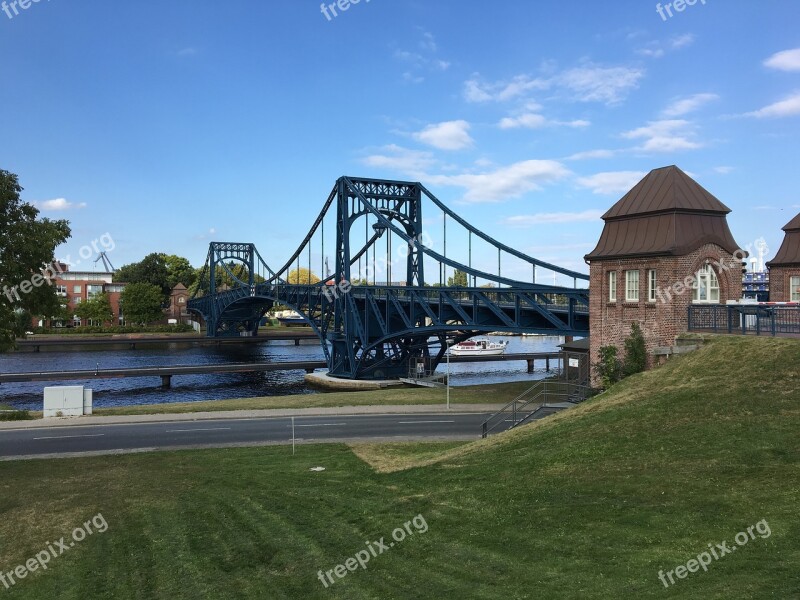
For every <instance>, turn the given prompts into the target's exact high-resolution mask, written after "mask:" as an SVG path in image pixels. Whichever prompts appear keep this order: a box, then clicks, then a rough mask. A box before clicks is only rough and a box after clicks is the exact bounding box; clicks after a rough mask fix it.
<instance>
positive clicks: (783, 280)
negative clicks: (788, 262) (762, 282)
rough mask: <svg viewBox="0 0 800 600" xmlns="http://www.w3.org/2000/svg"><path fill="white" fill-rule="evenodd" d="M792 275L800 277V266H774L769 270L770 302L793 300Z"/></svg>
mask: <svg viewBox="0 0 800 600" xmlns="http://www.w3.org/2000/svg"><path fill="white" fill-rule="evenodd" d="M791 277H800V267H772V268H771V269H770V270H769V300H770V302H791V300H792V293H791V289H790V287H789V279H790V278H791Z"/></svg>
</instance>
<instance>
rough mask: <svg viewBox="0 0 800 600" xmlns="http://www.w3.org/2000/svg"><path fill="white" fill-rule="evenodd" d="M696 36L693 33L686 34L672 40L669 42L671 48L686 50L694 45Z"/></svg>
mask: <svg viewBox="0 0 800 600" xmlns="http://www.w3.org/2000/svg"><path fill="white" fill-rule="evenodd" d="M694 40H695V36H694V34H692V33H686V34H684V35H679V36H677V37H674V38H672V39H671V40H670V41H669V46H670V48H673V49H675V50H678V49H679V48H686V47H688V46H691V45H692V44H694Z"/></svg>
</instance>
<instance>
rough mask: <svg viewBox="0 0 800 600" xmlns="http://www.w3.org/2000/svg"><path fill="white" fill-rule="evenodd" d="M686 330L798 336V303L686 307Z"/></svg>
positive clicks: (799, 328)
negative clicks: (687, 319) (687, 312)
mask: <svg viewBox="0 0 800 600" xmlns="http://www.w3.org/2000/svg"><path fill="white" fill-rule="evenodd" d="M689 331H703V332H709V333H736V334H742V335H748V334H755V335H772V336H777V335H782V334H798V335H800V305H764V304H728V305H724V306H723V305H697V304H695V305H691V306H689Z"/></svg>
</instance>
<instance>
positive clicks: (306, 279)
mask: <svg viewBox="0 0 800 600" xmlns="http://www.w3.org/2000/svg"><path fill="white" fill-rule="evenodd" d="M286 279H287V281H288V282H289V283H294V284H300V285H309V284H314V283H319V282H320V281H321V279H320V278H319V277H317V276H316V275H315V274H314V272H313V271H309V270H308V269H306V268H305V267H300V268H299V269H293V270H292V271H289V275H288V276H287V278H286Z"/></svg>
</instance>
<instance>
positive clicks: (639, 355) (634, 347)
mask: <svg viewBox="0 0 800 600" xmlns="http://www.w3.org/2000/svg"><path fill="white" fill-rule="evenodd" d="M646 368H647V346H646V345H645V343H644V335H643V334H642V328H641V327H639V323H635V322H634V323H631V334H630V335H629V336H628V339H626V340H625V366H624V367H623V375H624V376H625V377H629V376H631V375H636V373H641V372H642V371H644V370H645V369H646Z"/></svg>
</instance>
